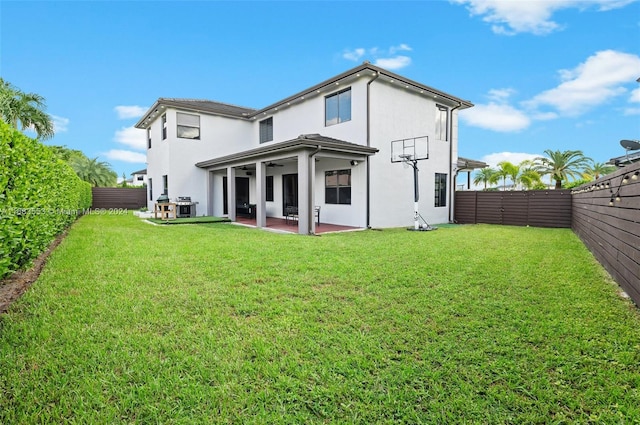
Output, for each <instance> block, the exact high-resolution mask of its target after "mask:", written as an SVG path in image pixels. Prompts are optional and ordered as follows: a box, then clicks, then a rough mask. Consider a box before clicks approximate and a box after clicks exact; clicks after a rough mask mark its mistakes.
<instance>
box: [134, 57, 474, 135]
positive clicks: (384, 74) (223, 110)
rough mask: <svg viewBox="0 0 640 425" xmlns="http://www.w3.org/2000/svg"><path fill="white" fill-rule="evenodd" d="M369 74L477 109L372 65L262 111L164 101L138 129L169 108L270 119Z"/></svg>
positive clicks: (200, 103)
mask: <svg viewBox="0 0 640 425" xmlns="http://www.w3.org/2000/svg"><path fill="white" fill-rule="evenodd" d="M365 74H369V76H377V77H378V78H377V79H376V82H384V83H386V84H395V85H400V86H401V87H403V88H404V89H406V90H412V91H414V92H415V93H417V94H422V95H425V96H430V97H431V98H433V99H436V100H439V101H445V103H448V104H451V106H455V105H459V106H458V109H466V108H471V107H472V106H473V103H471V102H469V101H468V100H463V99H460V98H457V97H455V96H453V95H450V94H448V93H445V92H443V91H440V90H437V89H434V88H433V87H430V86H426V85H424V84H421V83H418V82H416V81H413V80H411V79H409V78H406V77H403V76H401V75H398V74H395V73H393V72H390V71H387V70H386V69H383V68H380V67H377V66H375V65H371V64H370V63H369V62H364V63H363V64H362V65H360V66H357V67H355V68H352V69H350V70H348V71H346V72H343V73H342V74H339V75H336V76H335V77H333V78H330V79H328V80H326V81H323V82H322V83H319V84H316V85H314V86H313V87H310V88H308V89H306V90H303V91H301V92H299V93H296V94H294V95H292V96H289V97H287V98H286V99H283V100H281V101H279V102H276V103H274V104H271V105H269V106H267V107H264V108H262V109H258V110H256V109H252V108H245V107H242V106H236V105H230V104H227V103H221V102H213V101H210V100H198V99H173V98H162V97H161V98H159V99H158V100H157V101H156V102H155V103H154V104H153V106H151V108H149V110H148V111H147V113H146V114H145V115H144V116H143V117H142V118H141V119H140V120H139V121H138V122H137V123H136V125H135V127H136V128H142V129H144V128H147V127H148V126H149V125H150V124H151V122H152V121H153V120H155V119H156V118H157V116H159V115H161V114H162V113H163V111H164V109H166V107H167V106H169V107H175V108H183V109H187V110H190V111H196V112H203V113H207V114H212V115H220V116H224V117H228V118H236V119H244V120H255V119H256V118H258V117H260V116H261V115H262V116H265V117H266V115H267V114H273V113H275V112H277V110H278V109H279V108H282V107H288V106H290V105H293V104H295V103H298V102H301V101H304V100H305V99H307V98H308V97H313V96H316V95H319V94H321V93H325V94H326V93H328V91H327V90H326V89H327V88H334V87H344V85H346V84H350V83H351V82H352V81H354V80H356V79H358V78H360V77H364V76H366V75H365Z"/></svg>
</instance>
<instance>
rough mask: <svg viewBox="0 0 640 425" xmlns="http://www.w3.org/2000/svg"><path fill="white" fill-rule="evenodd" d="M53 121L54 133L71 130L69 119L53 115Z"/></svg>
mask: <svg viewBox="0 0 640 425" xmlns="http://www.w3.org/2000/svg"><path fill="white" fill-rule="evenodd" d="M51 120H52V121H53V131H54V133H64V132H65V131H68V130H69V118H64V117H59V116H57V115H51Z"/></svg>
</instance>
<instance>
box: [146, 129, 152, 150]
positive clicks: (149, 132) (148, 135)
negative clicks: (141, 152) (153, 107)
mask: <svg viewBox="0 0 640 425" xmlns="http://www.w3.org/2000/svg"><path fill="white" fill-rule="evenodd" d="M147 149H151V129H150V128H147Z"/></svg>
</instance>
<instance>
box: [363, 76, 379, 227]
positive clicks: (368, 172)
mask: <svg viewBox="0 0 640 425" xmlns="http://www.w3.org/2000/svg"><path fill="white" fill-rule="evenodd" d="M379 76H380V74H379V73H378V72H376V75H375V77H373V78H372V79H371V80H370V81H369V82H368V83H367V147H371V104H370V102H369V96H370V86H371V83H373V82H374V81H375V80H376V79H377V78H378V77H379ZM369 158H370V156H369V155H367V192H366V196H367V223H366V224H367V229H370V228H371V183H370V182H371V164H370V162H369Z"/></svg>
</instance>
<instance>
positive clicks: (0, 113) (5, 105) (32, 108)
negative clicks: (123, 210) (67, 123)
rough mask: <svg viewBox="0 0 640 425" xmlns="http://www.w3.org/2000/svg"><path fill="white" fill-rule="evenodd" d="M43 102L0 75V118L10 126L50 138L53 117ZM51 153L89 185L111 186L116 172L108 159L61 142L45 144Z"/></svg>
mask: <svg viewBox="0 0 640 425" xmlns="http://www.w3.org/2000/svg"><path fill="white" fill-rule="evenodd" d="M45 111H46V103H45V100H44V98H43V97H42V96H40V95H38V94H36V93H26V92H24V91H22V90H20V89H19V88H17V87H15V86H14V85H13V84H11V83H9V82H7V81H5V80H4V79H3V78H0V119H2V121H4V122H5V123H7V124H9V125H10V126H11V127H13V128H15V129H17V130H20V131H24V130H32V131H34V132H35V133H36V138H37V139H38V140H46V139H50V138H52V137H53V136H54V134H55V127H54V124H53V120H52V118H51V116H50V115H49V114H47V113H46V112H45ZM48 147H49V148H50V149H51V150H52V151H53V153H54V154H55V155H56V156H57V157H58V158H60V159H61V160H62V161H64V162H66V163H67V164H68V165H69V166H70V167H71V168H72V169H73V171H75V173H76V175H77V176H78V177H80V178H81V179H82V180H84V181H86V182H88V183H90V184H91V185H92V186H102V187H109V186H115V185H116V183H117V180H118V175H117V174H116V172H115V171H113V170H112V169H111V165H110V164H109V163H108V162H104V161H99V160H98V157H95V158H89V157H87V156H86V155H85V154H84V153H83V152H82V151H79V150H75V149H69V148H67V147H65V146H48Z"/></svg>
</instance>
